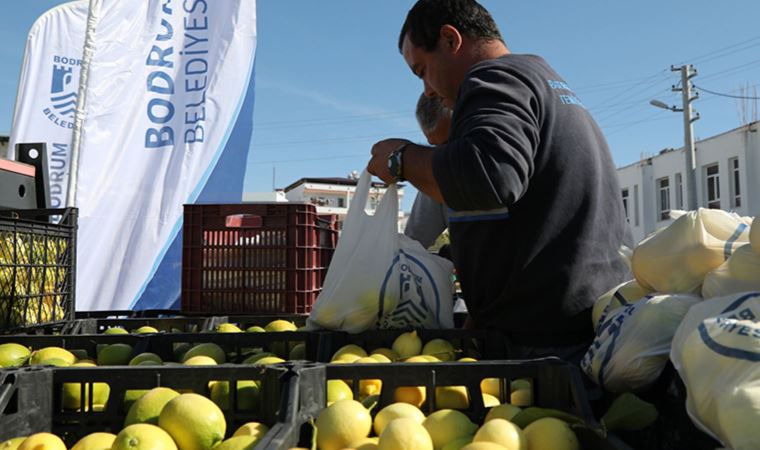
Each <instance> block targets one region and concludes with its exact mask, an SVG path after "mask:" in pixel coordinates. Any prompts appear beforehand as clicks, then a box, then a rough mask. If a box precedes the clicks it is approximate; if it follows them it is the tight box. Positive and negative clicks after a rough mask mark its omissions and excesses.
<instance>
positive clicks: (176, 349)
mask: <svg viewBox="0 0 760 450" xmlns="http://www.w3.org/2000/svg"><path fill="white" fill-rule="evenodd" d="M191 348H193V346H192V345H191V344H190V343H189V342H175V343H174V345H173V346H172V353H173V354H174V359H175V360H176V361H182V359H183V357H184V356H185V353H187V351H188V350H190V349H191Z"/></svg>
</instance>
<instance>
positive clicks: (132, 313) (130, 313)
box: [74, 309, 183, 319]
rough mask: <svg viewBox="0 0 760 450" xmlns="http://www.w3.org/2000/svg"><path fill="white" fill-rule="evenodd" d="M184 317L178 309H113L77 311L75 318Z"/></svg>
mask: <svg viewBox="0 0 760 450" xmlns="http://www.w3.org/2000/svg"><path fill="white" fill-rule="evenodd" d="M181 315H183V314H182V312H180V311H179V310H176V309H141V310H131V309H113V310H103V311H77V312H76V313H75V314H74V316H75V317H76V318H77V319H136V318H152V319H159V318H164V317H176V316H181Z"/></svg>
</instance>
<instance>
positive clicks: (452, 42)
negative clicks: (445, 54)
mask: <svg viewBox="0 0 760 450" xmlns="http://www.w3.org/2000/svg"><path fill="white" fill-rule="evenodd" d="M438 45H439V46H443V47H442V49H444V50H446V51H449V52H452V53H456V52H458V51H459V49H460V48H461V47H462V35H461V34H460V33H459V30H457V29H456V28H454V27H453V26H451V25H448V24H447V25H444V26H442V27H441V31H440V33H439V38H438Z"/></svg>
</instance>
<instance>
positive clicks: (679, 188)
mask: <svg viewBox="0 0 760 450" xmlns="http://www.w3.org/2000/svg"><path fill="white" fill-rule="evenodd" d="M676 209H683V178H682V177H681V174H680V173H677V174H676Z"/></svg>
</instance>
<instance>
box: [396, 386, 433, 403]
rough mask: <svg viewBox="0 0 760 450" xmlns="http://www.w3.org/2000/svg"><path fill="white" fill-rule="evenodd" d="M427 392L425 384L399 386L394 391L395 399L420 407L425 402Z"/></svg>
mask: <svg viewBox="0 0 760 450" xmlns="http://www.w3.org/2000/svg"><path fill="white" fill-rule="evenodd" d="M425 392H426V390H425V386H402V387H398V388H396V390H395V391H394V392H393V401H394V402H401V403H409V404H410V405H414V406H416V407H418V408H419V407H421V406H422V405H423V404H424V403H425V399H426V398H427V395H426V394H425Z"/></svg>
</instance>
